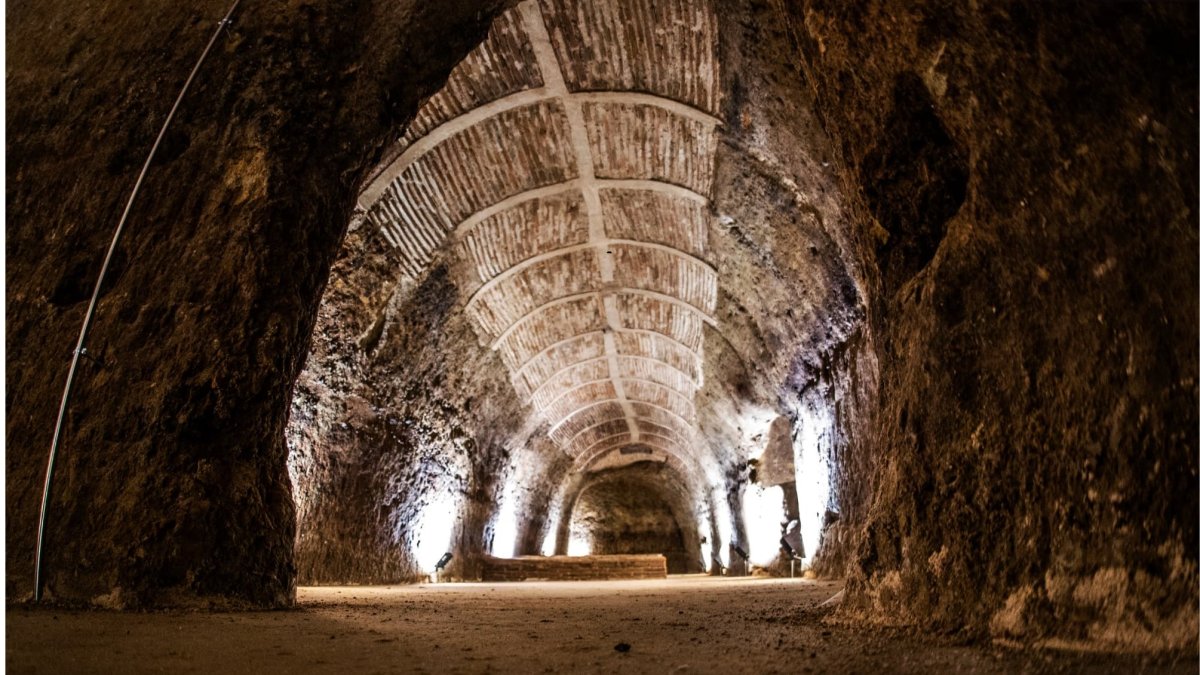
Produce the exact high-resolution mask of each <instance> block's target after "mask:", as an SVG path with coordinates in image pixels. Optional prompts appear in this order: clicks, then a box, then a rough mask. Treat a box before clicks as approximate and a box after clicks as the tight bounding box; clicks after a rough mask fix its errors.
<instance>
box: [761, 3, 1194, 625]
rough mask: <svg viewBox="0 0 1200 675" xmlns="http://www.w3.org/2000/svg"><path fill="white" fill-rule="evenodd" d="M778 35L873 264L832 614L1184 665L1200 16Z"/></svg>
mask: <svg viewBox="0 0 1200 675" xmlns="http://www.w3.org/2000/svg"><path fill="white" fill-rule="evenodd" d="M784 14H785V16H786V18H787V22H788V28H789V31H790V32H791V34H792V36H793V38H794V40H795V45H796V47H797V55H796V56H797V58H796V60H795V63H796V65H797V67H798V68H799V69H801V70H802V71H803V72H804V74H805V77H806V79H807V80H808V82H809V83H810V86H811V88H812V91H813V92H814V94H815V100H816V101H817V105H816V108H817V110H818V112H819V114H820V117H821V120H822V122H823V125H824V126H825V128H826V129H827V131H828V132H829V133H830V135H831V136H832V137H833V138H835V139H837V143H838V146H839V148H840V150H841V158H840V162H841V164H840V165H839V175H840V177H841V180H842V184H843V186H844V193H845V194H848V195H856V196H858V197H859V198H858V199H856V200H855V202H854V206H855V210H856V213H857V215H858V222H860V223H862V225H861V227H863V228H865V229H866V230H867V231H866V232H864V233H863V234H864V238H863V240H862V241H863V244H870V246H868V247H867V248H865V249H864V250H860V255H861V256H862V258H863V259H865V260H869V261H872V262H873V264H870V265H869V266H868V267H867V269H870V270H871V274H870V275H869V276H868V278H869V280H870V284H869V288H870V293H869V298H870V302H869V305H870V314H869V326H870V328H871V329H872V331H873V333H874V337H873V341H872V342H873V345H874V347H875V349H876V350H877V351H876V353H875V354H874V355H873V358H872V359H871V362H869V363H868V364H867V365H866V366H865V370H866V371H868V372H871V371H872V370H873V369H874V367H875V366H874V361H875V360H877V362H878V378H879V389H878V399H877V403H876V404H875V406H873V408H874V409H872V410H870V411H869V414H870V420H871V423H870V425H869V427H867V429H869V430H867V431H866V433H863V431H864V430H862V429H860V430H858V431H857V433H856V436H857V439H858V442H855V443H853V444H851V446H850V447H849V449H848V452H849V453H851V456H850V457H847V458H846V459H845V460H843V461H844V463H845V466H844V468H843V471H844V473H843V485H844V486H849V489H848V490H846V494H843V503H845V504H846V511H847V512H848V514H849V515H850V516H851V522H844V521H843V523H841V527H842V529H843V530H845V531H847V532H849V533H852V534H850V536H849V537H847V538H846V542H847V546H848V547H849V553H848V556H849V564H848V565H847V571H848V573H849V583H848V586H847V605H848V608H847V609H848V611H850V612H853V613H855V614H857V615H861V616H867V617H872V618H873V619H875V620H879V621H884V622H905V623H910V622H911V623H917V624H920V625H925V626H930V627H957V626H961V625H965V626H968V627H970V628H972V629H974V630H977V631H981V632H990V633H992V634H994V635H1008V636H1019V637H1029V636H1031V635H1042V634H1055V635H1059V636H1061V637H1063V638H1067V639H1092V640H1099V641H1102V642H1108V643H1113V644H1123V645H1136V646H1139V647H1157V646H1171V645H1179V644H1186V643H1193V644H1194V642H1195V633H1196V625H1197V618H1196V602H1195V600H1196V594H1195V589H1196V583H1197V522H1198V514H1197V447H1198V445H1197V427H1196V424H1195V420H1196V391H1197V389H1196V387H1197V379H1196V376H1197V373H1196V367H1197V358H1196V355H1197V346H1196V345H1197V326H1198V322H1197V309H1196V302H1195V300H1196V288H1197V261H1196V250H1197V212H1196V205H1197V192H1196V189H1197V173H1196V154H1195V153H1196V148H1197V125H1196V93H1197V88H1196V78H1197V53H1196V45H1197V34H1196V23H1197V21H1196V7H1195V6H1194V5H1185V4H1179V5H1164V4H1147V5H1141V4H1129V5H1086V6H1085V5H1079V6H1065V5H1054V4H1041V3H1018V4H1013V5H1007V6H1000V5H985V4H980V5H978V6H975V5H963V4H957V3H939V2H913V3H908V2H906V3H885V4H880V5H875V6H873V7H872V8H871V9H870V11H863V10H862V8H856V7H851V6H850V5H845V4H842V3H835V2H820V1H816V2H806V3H802V4H799V5H795V6H792V5H789V6H787V7H786V8H785V9H784ZM876 270H877V271H876ZM857 358H858V359H859V361H858V362H857V363H856V362H855V361H853V360H852V361H850V362H849V363H848V364H847V367H846V369H845V370H844V371H843V372H844V373H845V375H844V376H843V377H848V378H853V377H860V376H861V373H862V371H863V370H864V366H863V362H862V361H861V359H862V358H863V356H862V355H861V354H860V355H859V356H858V357H857ZM853 484H858V486H857V487H853Z"/></svg>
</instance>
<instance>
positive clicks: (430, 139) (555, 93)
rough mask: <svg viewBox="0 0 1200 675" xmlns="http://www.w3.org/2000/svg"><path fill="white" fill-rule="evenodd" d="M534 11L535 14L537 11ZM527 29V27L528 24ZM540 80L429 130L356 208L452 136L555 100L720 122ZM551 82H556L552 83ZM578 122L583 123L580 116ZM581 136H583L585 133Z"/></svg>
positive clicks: (634, 95)
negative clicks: (655, 110) (647, 109)
mask: <svg viewBox="0 0 1200 675" xmlns="http://www.w3.org/2000/svg"><path fill="white" fill-rule="evenodd" d="M534 9H535V10H536V8H534ZM521 10H522V14H523V15H524V18H525V20H526V22H529V21H530V18H529V17H530V15H531V14H533V13H534V12H533V11H528V10H526V8H525V7H522V8H521ZM536 13H537V18H536V19H535V20H536V21H537V22H539V23H540V22H541V21H542V19H541V12H540V10H539V11H537V12H536ZM526 25H527V27H528V23H527V24H526ZM545 32H546V31H545V27H544V24H543V28H542V33H543V34H544V33H545ZM548 39H549V37H548V36H547V40H548ZM531 40H532V41H534V42H535V43H536V40H537V38H536V37H534V36H532V35H531ZM545 46H546V47H547V48H549V49H550V56H551V57H552V58H553V63H554V65H553V68H558V58H557V57H556V56H554V53H553V47H551V46H550V44H549V42H547V43H546V45H545ZM534 47H535V49H536V48H537V45H536V44H535V45H534ZM537 56H538V66H539V67H540V66H542V65H543V64H542V55H540V54H539V55H537ZM542 77H543V80H544V82H545V84H544V85H543V86H541V87H536V88H534V89H525V90H522V91H518V92H516V93H514V94H509V95H508V96H505V97H503V98H498V99H496V100H494V101H489V102H487V103H484V104H483V105H480V106H478V107H476V108H474V109H472V110H468V111H467V112H465V113H463V114H461V115H459V116H458V117H455V118H453V119H450V120H448V121H446V122H443V123H442V124H440V125H438V126H436V127H434V128H433V129H432V130H430V131H429V133H427V134H425V135H424V136H422V137H420V138H418V139H417V140H415V141H413V142H412V144H411V145H409V146H408V147H407V148H405V149H404V152H402V153H400V156H399V157H397V158H396V159H395V161H393V162H392V163H391V164H389V165H388V166H387V167H385V168H384V169H383V170H382V171H380V172H379V173H378V174H376V175H375V177H374V178H372V179H371V181H370V183H368V184H367V186H366V187H365V188H364V189H363V191H362V193H360V194H359V196H358V205H359V206H360V207H362V208H364V209H369V208H370V207H372V206H374V205H375V202H377V201H379V198H380V197H381V196H383V191H384V190H385V189H387V186H388V185H390V184H391V183H392V182H393V181H395V180H396V179H397V178H399V177H400V175H401V174H403V173H404V170H405V169H407V168H408V167H409V166H412V164H413V163H414V162H416V161H417V160H418V159H420V158H421V157H423V156H425V155H426V154H428V153H429V151H430V150H433V149H434V148H436V147H437V146H438V145H441V144H442V143H444V142H446V141H447V140H449V139H450V138H452V137H454V136H455V135H457V134H459V133H461V132H463V131H466V130H467V129H469V128H471V127H473V126H475V125H476V124H480V123H481V122H485V121H487V120H489V119H491V118H493V117H496V116H497V115H502V114H504V113H506V112H508V111H510V110H516V109H517V108H524V107H525V106H529V105H537V104H540V103H545V102H549V101H553V100H555V99H560V98H561V99H562V100H563V101H564V102H568V101H575V104H574V105H575V107H576V109H578V108H579V105H580V103H598V104H607V105H643V106H653V107H655V108H661V109H662V110H665V111H667V112H670V113H673V114H675V115H678V116H680V117H684V118H687V119H690V120H693V121H696V122H700V123H702V124H705V125H707V126H708V128H709V129H711V128H713V127H715V126H717V125H718V124H720V121H719V120H718V119H717V118H715V117H713V116H712V115H709V114H708V113H706V112H704V111H703V110H700V109H699V108H693V107H692V106H690V105H688V104H686V103H680V102H679V101H676V100H673V99H669V98H664V97H662V96H658V95H655V94H646V93H640V92H630V91H589V92H575V93H571V92H570V91H568V90H567V87H566V84H565V83H564V82H563V79H562V72H561V70H559V71H555V72H553V73H551V74H550V76H549V77H548V76H547V74H546V72H545V71H543V74H542ZM552 79H553V80H556V81H555V82H553V83H552V82H551V80H552ZM553 85H561V88H560V89H556V88H555V87H554V86H553ZM580 120H581V121H582V113H581V118H580ZM584 133H585V136H586V130H585V131H584Z"/></svg>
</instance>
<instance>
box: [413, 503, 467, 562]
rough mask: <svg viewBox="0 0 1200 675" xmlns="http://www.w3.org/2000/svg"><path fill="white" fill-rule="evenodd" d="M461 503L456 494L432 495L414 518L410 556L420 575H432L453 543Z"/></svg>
mask: <svg viewBox="0 0 1200 675" xmlns="http://www.w3.org/2000/svg"><path fill="white" fill-rule="evenodd" d="M460 503H461V499H460V497H459V495H458V493H457V492H452V491H447V492H438V493H434V494H433V495H432V496H431V497H430V499H429V502H428V503H427V504H426V505H425V508H424V509H423V510H422V511H421V513H420V515H419V516H418V517H417V527H416V529H415V531H416V539H415V540H414V541H413V553H414V555H415V556H416V562H417V565H418V566H419V567H420V568H421V571H422V572H425V573H426V574H431V573H433V571H434V566H435V565H437V561H438V560H439V559H441V557H442V555H443V554H444V553H446V552H447V551H449V550H450V545H451V544H452V543H453V541H454V526H455V524H456V523H457V522H458V516H459V513H458V511H459V506H460Z"/></svg>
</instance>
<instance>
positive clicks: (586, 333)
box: [513, 328, 704, 387]
mask: <svg viewBox="0 0 1200 675" xmlns="http://www.w3.org/2000/svg"><path fill="white" fill-rule="evenodd" d="M603 332H604V331H599V330H589V331H584V332H582V333H576V334H575V335H572V336H570V337H565V338H563V339H561V340H559V341H558V342H555V343H553V344H550V345H547V346H545V347H543V348H542V351H540V352H538V353H537V354H534V355H533V356H531V357H529V359H528V360H526V361H525V363H522V364H521V365H520V366H519V367H518V368H517V370H516V371H515V372H513V377H514V378H517V377H520V375H521V373H523V372H524V371H525V369H526V368H527V367H528V366H529V364H531V363H533V362H534V361H536V360H538V359H539V358H541V357H542V356H545V355H546V354H547V353H549V352H550V351H551V350H553V349H555V348H558V347H561V346H563V345H564V344H566V343H568V342H571V341H573V340H578V339H581V338H584V337H587V336H589V335H597V334H601V333H603ZM617 332H618V333H638V334H644V335H651V336H654V337H656V338H661V339H663V340H666V341H667V342H668V344H672V345H673V346H675V347H678V348H679V349H681V350H683V351H685V352H687V353H688V354H690V355H691V356H692V358H693V359H695V361H694V362H695V363H696V364H699V363H702V360H701V359H700V355H699V354H698V353H696V350H694V349H692V348H691V347H689V346H687V345H685V344H683V343H682V342H680V341H679V340H676V339H675V338H673V337H671V336H670V335H667V334H666V333H660V332H658V331H656V330H650V329H648V328H622V329H621V330H619V331H617ZM621 356H623V357H628V356H634V355H633V354H621ZM696 372H697V377H693V378H691V379H692V381H694V382H696V386H698V387H702V386H704V381H703V378H702V377H701V374H702V371H700V370H699V369H697V371H696Z"/></svg>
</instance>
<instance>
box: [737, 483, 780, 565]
mask: <svg viewBox="0 0 1200 675" xmlns="http://www.w3.org/2000/svg"><path fill="white" fill-rule="evenodd" d="M785 516H786V514H785V513H784V510H783V488H781V487H779V486H778V485H774V486H771V487H763V486H761V485H755V484H751V485H747V486H746V491H745V493H744V494H743V495H742V522H744V523H745V524H746V536H747V537H748V538H749V539H750V562H751V563H753V564H755V565H759V566H766V565H769V564H771V563H772V562H773V561H774V560H775V558H776V556H778V554H779V537H781V536H782V535H783V523H784V521H785V520H786V517H785Z"/></svg>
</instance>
